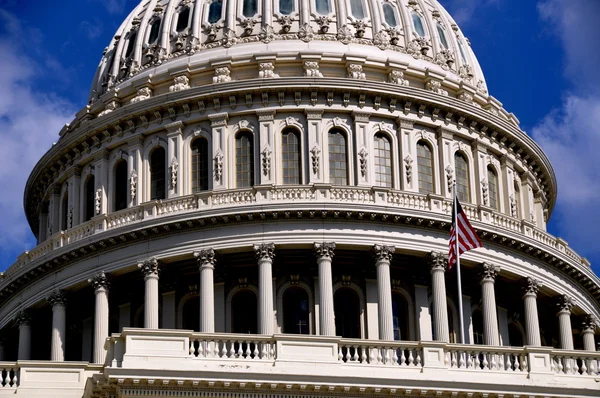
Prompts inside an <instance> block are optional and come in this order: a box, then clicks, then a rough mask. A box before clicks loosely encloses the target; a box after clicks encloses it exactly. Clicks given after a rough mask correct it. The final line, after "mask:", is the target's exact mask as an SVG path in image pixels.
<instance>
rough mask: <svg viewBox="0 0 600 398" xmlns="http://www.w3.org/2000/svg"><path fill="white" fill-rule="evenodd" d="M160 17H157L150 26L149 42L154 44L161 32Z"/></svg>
mask: <svg viewBox="0 0 600 398" xmlns="http://www.w3.org/2000/svg"><path fill="white" fill-rule="evenodd" d="M160 22H161V20H160V19H157V20H156V21H154V22H153V23H152V26H151V27H150V36H149V37H148V44H154V42H156V40H158V35H159V33H160Z"/></svg>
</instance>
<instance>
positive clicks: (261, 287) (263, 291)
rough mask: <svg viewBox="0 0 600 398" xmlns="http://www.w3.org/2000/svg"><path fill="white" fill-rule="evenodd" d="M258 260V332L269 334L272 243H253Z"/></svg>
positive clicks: (271, 318)
mask: <svg viewBox="0 0 600 398" xmlns="http://www.w3.org/2000/svg"><path fill="white" fill-rule="evenodd" d="M254 252H255V253H256V258H257V260H258V333H259V334H266V335H271V334H273V330H274V326H275V325H274V322H273V310H274V307H273V271H272V268H273V257H275V244H274V243H261V244H259V245H254Z"/></svg>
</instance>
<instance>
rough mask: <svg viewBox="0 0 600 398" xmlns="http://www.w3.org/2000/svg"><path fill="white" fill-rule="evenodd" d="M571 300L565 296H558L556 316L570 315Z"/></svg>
mask: <svg viewBox="0 0 600 398" xmlns="http://www.w3.org/2000/svg"><path fill="white" fill-rule="evenodd" d="M573 305H574V304H573V299H572V298H571V297H569V296H567V295H566V294H563V295H561V296H558V299H557V300H556V306H557V307H558V312H557V313H556V315H560V314H561V313H568V314H571V310H572V309H573Z"/></svg>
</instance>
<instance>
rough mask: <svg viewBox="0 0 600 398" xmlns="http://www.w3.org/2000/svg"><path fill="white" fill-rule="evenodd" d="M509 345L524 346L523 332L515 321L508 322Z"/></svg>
mask: <svg viewBox="0 0 600 398" xmlns="http://www.w3.org/2000/svg"><path fill="white" fill-rule="evenodd" d="M508 345H510V346H511V347H523V333H521V329H520V328H519V327H518V326H517V324H516V323H515V322H511V323H509V324H508Z"/></svg>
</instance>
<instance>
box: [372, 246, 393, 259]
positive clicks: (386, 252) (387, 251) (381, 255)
mask: <svg viewBox="0 0 600 398" xmlns="http://www.w3.org/2000/svg"><path fill="white" fill-rule="evenodd" d="M395 251H396V248H395V247H394V246H384V245H374V246H373V254H374V255H375V260H376V261H377V262H380V261H387V262H390V261H392V255H393V254H394V252H395Z"/></svg>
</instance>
